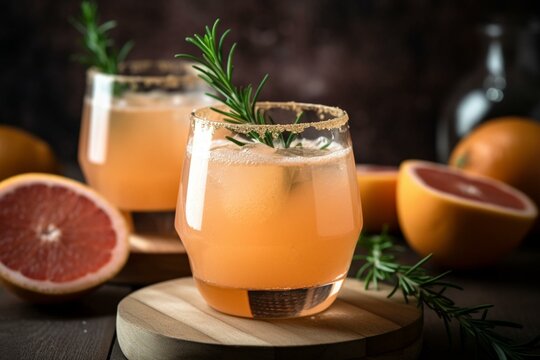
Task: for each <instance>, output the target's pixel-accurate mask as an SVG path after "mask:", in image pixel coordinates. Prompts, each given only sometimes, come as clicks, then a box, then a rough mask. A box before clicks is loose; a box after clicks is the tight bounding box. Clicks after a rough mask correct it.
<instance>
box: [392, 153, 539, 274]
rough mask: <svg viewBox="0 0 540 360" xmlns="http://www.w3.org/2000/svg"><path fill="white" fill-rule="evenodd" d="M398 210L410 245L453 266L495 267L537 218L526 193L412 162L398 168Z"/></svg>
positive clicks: (477, 177)
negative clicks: (490, 265) (495, 263)
mask: <svg viewBox="0 0 540 360" xmlns="http://www.w3.org/2000/svg"><path fill="white" fill-rule="evenodd" d="M397 208H398V218H399V223H400V226H401V230H402V231H403V234H404V235H405V238H406V239H407V241H408V243H409V245H410V246H411V247H412V248H413V249H414V250H415V251H417V252H418V253H419V254H420V255H422V256H426V255H428V254H430V253H433V259H434V260H435V261H437V262H438V263H440V264H443V265H447V266H450V267H454V268H471V267H478V266H484V265H489V264H493V263H494V262H496V261H497V260H498V259H500V258H501V257H502V256H503V255H505V254H507V253H508V252H510V251H511V250H512V249H514V248H515V247H517V246H518V245H519V243H520V241H521V240H522V239H523V237H524V236H525V234H526V233H527V231H528V230H529V228H530V227H531V225H532V223H533V221H534V219H535V218H536V216H537V210H536V207H535V205H534V203H533V202H532V201H531V200H530V199H529V198H528V197H527V196H526V195H525V194H523V193H521V192H520V191H519V190H516V189H514V188H512V187H510V186H508V185H506V184H504V183H502V182H500V181H496V180H493V179H489V178H487V177H482V176H476V175H471V174H467V173H465V172H463V171H460V170H456V169H451V168H449V167H447V166H443V165H438V164H434V163H429V162H423V161H413V160H411V161H405V162H404V163H403V164H402V165H401V167H400V172H399V179H398V190H397Z"/></svg>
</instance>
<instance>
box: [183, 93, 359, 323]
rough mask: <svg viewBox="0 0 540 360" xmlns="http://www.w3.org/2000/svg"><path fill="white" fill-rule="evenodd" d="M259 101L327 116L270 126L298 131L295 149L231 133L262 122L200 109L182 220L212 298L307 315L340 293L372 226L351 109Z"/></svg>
mask: <svg viewBox="0 0 540 360" xmlns="http://www.w3.org/2000/svg"><path fill="white" fill-rule="evenodd" d="M259 106H264V107H268V108H269V109H268V110H271V108H273V107H277V108H279V111H280V112H283V111H289V112H291V113H294V112H295V111H297V110H298V109H297V108H298V107H300V108H302V110H303V111H304V112H305V114H307V115H309V113H312V115H313V119H318V118H323V120H322V121H316V122H315V123H301V124H297V125H291V124H289V125H285V127H283V126H282V127H279V125H276V126H274V127H273V128H272V126H270V125H266V126H267V127H269V128H271V130H269V131H272V132H274V133H273V136H275V137H276V138H277V139H279V138H278V136H279V133H280V132H281V133H283V132H286V134H287V136H288V134H289V133H290V131H297V132H298V136H297V138H296V139H295V140H294V141H293V142H292V144H291V146H290V147H289V148H281V147H280V146H279V144H278V143H279V140H278V141H277V142H276V147H275V148H272V147H269V146H267V145H264V144H261V143H248V144H247V145H244V146H238V145H237V144H235V143H233V142H231V141H229V140H227V139H226V136H234V134H237V133H238V132H244V131H246V132H249V131H257V129H256V127H257V125H237V126H233V127H234V130H233V131H231V126H230V124H226V123H223V122H221V121H220V119H219V116H217V115H216V113H212V112H211V111H209V110H208V109H202V110H199V111H197V112H196V113H195V115H194V117H193V120H192V133H191V140H190V143H189V145H188V153H187V158H186V166H185V168H184V174H183V180H182V183H181V186H180V193H179V199H178V208H177V217H176V228H177V230H178V232H179V234H180V236H181V238H182V239H183V241H184V245H185V246H186V249H187V251H188V255H189V258H190V262H191V266H192V271H193V275H194V278H195V280H196V282H197V285H198V288H199V290H200V292H201V293H202V295H203V296H204V298H205V299H206V301H207V302H208V303H209V304H210V305H211V306H212V307H214V308H216V309H218V310H220V311H223V312H226V313H229V314H233V315H239V316H244V317H263V318H279V317H296V316H305V315H309V314H313V313H316V312H319V311H322V310H324V309H325V308H327V307H328V306H329V305H330V304H331V303H332V302H333V301H334V299H335V296H336V294H337V292H338V291H339V288H340V287H341V284H342V282H343V279H344V278H345V276H346V273H347V271H348V268H349V265H350V262H351V258H352V255H353V251H354V248H355V244H356V241H357V239H358V235H359V233H360V229H361V226H362V213H361V207H360V201H359V195H358V186H357V184H356V170H355V164H354V158H353V153H352V149H351V145H350V140H349V134H348V130H347V129H348V127H347V117H346V114H345V113H344V112H343V111H341V110H339V109H336V108H330V107H323V106H318V105H317V106H316V105H308V104H294V105H292V104H291V103H288V104H280V103H265V104H261V105H259ZM306 117H307V118H308V119H309V116H306ZM208 119H210V121H208ZM242 127H243V128H242ZM322 136H324V137H322Z"/></svg>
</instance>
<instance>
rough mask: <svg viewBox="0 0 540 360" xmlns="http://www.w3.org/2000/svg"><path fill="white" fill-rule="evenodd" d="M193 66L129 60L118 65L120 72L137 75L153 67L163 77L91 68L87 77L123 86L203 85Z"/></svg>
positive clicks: (159, 61)
mask: <svg viewBox="0 0 540 360" xmlns="http://www.w3.org/2000/svg"><path fill="white" fill-rule="evenodd" d="M193 64H194V63H193V62H190V61H185V60H149V59H147V60H131V61H126V62H123V63H121V64H120V65H119V70H120V72H122V71H125V70H126V69H130V70H132V71H133V72H135V73H137V72H142V71H144V70H146V69H149V68H152V67H154V66H155V68H156V69H158V70H159V71H163V75H124V74H109V73H105V72H103V71H101V70H99V69H97V68H95V67H91V68H89V69H88V70H87V76H88V77H94V76H95V75H99V76H100V77H102V78H106V79H109V81H111V82H115V83H123V84H130V83H144V84H146V85H166V86H179V85H182V84H186V85H189V84H198V83H200V84H202V83H204V82H203V80H201V79H200V78H199V77H198V75H197V72H196V71H195V69H193ZM179 71H183V72H182V73H181V74H175V73H174V72H179Z"/></svg>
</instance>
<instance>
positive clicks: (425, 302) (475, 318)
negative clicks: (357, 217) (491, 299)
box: [354, 230, 540, 360]
mask: <svg viewBox="0 0 540 360" xmlns="http://www.w3.org/2000/svg"><path fill="white" fill-rule="evenodd" d="M359 245H360V246H361V247H362V248H364V250H366V251H367V255H356V256H355V258H354V259H355V260H363V261H365V263H364V264H363V265H362V267H361V268H360V269H359V270H358V272H357V274H356V277H357V278H359V279H362V280H364V281H365V286H366V289H369V288H370V286H372V285H373V287H374V288H377V286H378V282H379V281H383V282H388V283H391V284H393V285H394V288H393V289H392V291H391V292H390V293H389V294H388V297H392V296H394V295H395V294H396V293H397V292H401V294H402V295H403V297H404V299H405V301H406V302H408V301H409V298H411V297H412V298H415V299H416V301H417V302H418V306H421V307H422V306H425V307H427V308H428V309H430V310H432V311H434V312H435V314H437V316H438V317H439V318H440V319H442V321H443V322H444V325H445V328H446V331H447V333H448V337H449V340H450V341H451V336H450V324H451V323H452V322H453V321H455V322H457V324H458V325H459V333H460V337H461V343H462V345H464V344H466V343H469V342H470V341H472V342H473V343H474V344H475V346H476V349H478V350H480V351H482V352H483V353H484V354H486V355H487V356H489V357H491V358H494V359H499V360H506V359H512V360H522V359H528V358H538V357H540V353H539V352H538V351H539V350H540V346H539V344H540V336H537V337H535V338H534V339H532V340H531V341H530V342H527V343H524V344H517V343H515V342H514V341H512V340H511V339H509V338H507V337H505V336H502V335H500V334H499V333H497V329H499V328H521V327H522V326H521V325H519V324H516V323H513V322H508V321H502V320H493V319H488V313H489V310H490V309H491V308H492V307H493V305H491V304H484V305H476V306H469V307H461V306H458V305H456V304H455V303H454V301H453V300H452V299H450V298H449V297H448V296H447V295H446V294H445V292H446V290H447V289H449V288H453V289H459V290H462V288H460V287H459V286H457V285H455V284H452V283H450V282H448V281H446V280H445V277H446V276H447V275H448V274H449V272H448V271H447V272H444V273H442V274H440V275H437V276H432V275H430V274H429V273H428V272H427V271H426V269H424V268H423V267H422V266H423V265H424V264H425V263H426V262H428V261H429V259H430V258H431V255H429V256H426V257H425V258H423V259H422V260H420V261H419V262H417V263H416V264H415V265H412V266H411V265H403V264H400V263H399V262H398V261H397V259H396V256H395V252H396V250H397V249H398V247H397V246H396V245H395V243H394V240H393V239H392V237H390V236H389V235H388V233H387V231H386V230H384V231H383V232H382V233H381V234H380V235H374V236H364V235H362V236H361V237H360V239H359Z"/></svg>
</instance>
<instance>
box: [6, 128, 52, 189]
mask: <svg viewBox="0 0 540 360" xmlns="http://www.w3.org/2000/svg"><path fill="white" fill-rule="evenodd" d="M57 171H58V164H57V162H56V159H55V156H54V154H53V151H52V150H51V148H50V146H49V145H48V144H47V143H46V142H45V141H43V140H41V139H39V138H37V137H36V136H34V135H32V134H30V133H28V132H26V131H24V130H21V129H17V128H15V127H12V126H7V125H0V180H3V179H6V178H8V177H10V176H13V175H17V174H22V173H26V172H45V173H56V172H57Z"/></svg>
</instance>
